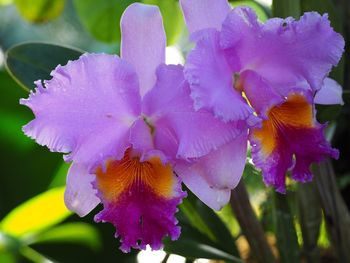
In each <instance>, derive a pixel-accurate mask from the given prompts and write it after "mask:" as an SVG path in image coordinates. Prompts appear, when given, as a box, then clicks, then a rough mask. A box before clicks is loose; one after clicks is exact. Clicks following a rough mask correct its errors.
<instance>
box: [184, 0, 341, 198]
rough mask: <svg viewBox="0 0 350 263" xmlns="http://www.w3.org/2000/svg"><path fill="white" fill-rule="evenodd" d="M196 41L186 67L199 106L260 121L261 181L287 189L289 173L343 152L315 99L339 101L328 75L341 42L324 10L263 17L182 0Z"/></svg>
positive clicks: (298, 173)
mask: <svg viewBox="0 0 350 263" xmlns="http://www.w3.org/2000/svg"><path fill="white" fill-rule="evenodd" d="M180 3H181V7H182V10H183V14H184V16H185V20H186V24H187V27H188V29H189V32H190V34H191V39H192V40H193V41H194V42H195V43H196V47H195V48H194V50H192V51H191V52H190V53H189V55H188V57H187V62H186V65H185V78H186V79H187V80H188V82H189V84H190V87H191V96H192V97H193V99H194V100H195V108H196V109H207V110H212V111H213V112H214V114H215V115H216V116H218V117H219V118H221V119H222V120H224V121H226V122H228V121H237V120H248V119H249V118H251V116H252V115H257V116H258V117H259V118H260V119H261V121H262V122H261V123H260V124H259V123H258V122H257V123H256V126H255V127H252V128H251V129H250V135H249V140H250V144H251V147H252V159H253V162H254V163H255V165H256V166H257V167H258V168H260V169H261V170H262V175H263V178H264V181H265V183H266V184H267V185H273V186H274V187H276V190H277V191H278V192H282V193H284V192H285V176H286V172H287V171H288V170H290V171H291V175H292V178H293V179H294V180H297V181H301V182H306V181H310V180H311V179H312V175H311V172H310V170H309V166H310V164H311V163H312V162H319V161H321V160H322V159H324V158H325V157H326V156H331V157H333V158H338V155H339V152H338V151H337V150H336V149H332V148H331V146H330V144H329V143H328V142H327V141H326V139H325V137H324V134H323V131H324V128H325V125H321V124H319V123H318V122H317V121H316V118H315V107H314V106H315V103H321V104H341V103H342V98H341V87H340V86H339V85H338V84H337V83H336V82H335V81H334V80H332V79H329V78H328V77H327V76H328V74H329V72H330V70H331V68H332V66H335V65H337V63H338V62H339V60H340V58H341V56H342V53H343V50H344V40H343V38H342V36H341V35H339V34H338V33H336V32H334V31H333V29H332V28H331V26H330V22H329V20H328V17H327V15H323V16H321V15H319V14H318V13H316V12H310V13H305V14H304V15H303V16H302V17H301V18H300V19H299V20H298V21H296V20H294V19H293V18H291V17H289V18H286V19H281V18H273V19H269V20H267V21H266V22H265V23H264V24H263V23H261V22H259V21H258V19H257V16H256V14H255V13H254V12H253V10H251V9H250V8H246V7H242V8H234V9H231V7H230V5H229V3H228V2H227V1H226V0H180Z"/></svg>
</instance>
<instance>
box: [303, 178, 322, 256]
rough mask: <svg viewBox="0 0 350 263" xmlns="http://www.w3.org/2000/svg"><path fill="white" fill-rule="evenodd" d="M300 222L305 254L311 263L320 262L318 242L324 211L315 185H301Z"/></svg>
mask: <svg viewBox="0 0 350 263" xmlns="http://www.w3.org/2000/svg"><path fill="white" fill-rule="evenodd" d="M297 203H298V208H299V209H298V210H299V222H300V227H301V233H302V236H303V252H304V254H305V256H306V258H307V261H308V262H309V263H316V262H319V260H320V259H319V250H318V247H317V241H318V238H319V234H320V227H321V222H322V210H321V204H320V201H319V197H318V193H317V189H316V187H315V184H314V183H313V182H312V183H308V184H299V185H298V190H297Z"/></svg>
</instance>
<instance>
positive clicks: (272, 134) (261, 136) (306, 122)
mask: <svg viewBox="0 0 350 263" xmlns="http://www.w3.org/2000/svg"><path fill="white" fill-rule="evenodd" d="M313 126H314V121H313V112H312V106H311V105H310V104H309V103H308V102H307V100H306V98H305V97H304V96H303V95H300V94H292V95H290V96H289V97H288V99H287V101H286V102H284V103H283V104H281V105H279V106H275V107H273V108H271V109H270V111H269V112H268V119H267V120H264V121H263V125H262V128H261V129H256V130H254V132H253V136H254V137H255V138H257V139H258V140H260V142H261V145H262V151H263V154H264V155H265V156H267V155H270V154H271V153H272V152H273V151H274V149H275V148H276V145H277V143H278V135H279V130H280V128H282V127H291V128H295V129H300V128H312V127H313Z"/></svg>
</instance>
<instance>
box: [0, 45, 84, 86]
mask: <svg viewBox="0 0 350 263" xmlns="http://www.w3.org/2000/svg"><path fill="white" fill-rule="evenodd" d="M81 54H82V51H80V50H77V49H72V48H68V47H64V46H58V45H53V44H46V43H24V44H19V45H17V46H14V47H12V48H10V49H9V50H8V51H7V52H6V67H7V69H8V71H9V73H10V74H11V75H12V77H13V78H14V79H15V80H16V81H17V82H18V84H19V85H21V86H22V87H23V88H25V89H26V90H29V89H33V88H34V81H36V80H38V79H42V80H44V79H50V78H51V77H50V72H51V71H52V70H53V69H55V68H56V66H57V65H59V64H61V65H65V64H67V62H68V61H69V60H74V59H77V58H79V57H80V56H81Z"/></svg>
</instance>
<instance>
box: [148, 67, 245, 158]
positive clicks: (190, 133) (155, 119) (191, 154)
mask: <svg viewBox="0 0 350 263" xmlns="http://www.w3.org/2000/svg"><path fill="white" fill-rule="evenodd" d="M143 113H144V114H145V115H146V116H149V121H150V123H151V125H152V126H154V127H155V129H154V143H155V148H157V149H159V150H161V151H163V152H164V153H165V154H166V155H168V156H170V157H172V158H173V159H175V158H185V159H187V158H197V157H201V156H204V155H206V154H208V153H209V152H211V151H212V150H215V149H218V148H219V147H220V146H222V145H224V144H226V143H228V142H230V141H231V140H233V139H234V138H235V137H236V136H238V135H240V134H241V133H242V132H244V131H245V129H246V125H245V123H244V122H228V123H224V122H222V121H220V120H219V119H217V118H215V117H214V116H213V114H212V113H211V112H208V111H206V110H198V111H195V110H194V109H193V101H192V100H191V98H190V89H189V86H188V84H187V82H186V81H185V80H184V77H183V72H182V67H181V66H172V65H168V66H166V65H162V66H160V67H159V68H158V71H157V84H156V86H155V87H154V88H153V89H152V90H151V91H150V92H149V93H148V94H147V95H146V96H145V98H144V100H143Z"/></svg>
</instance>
